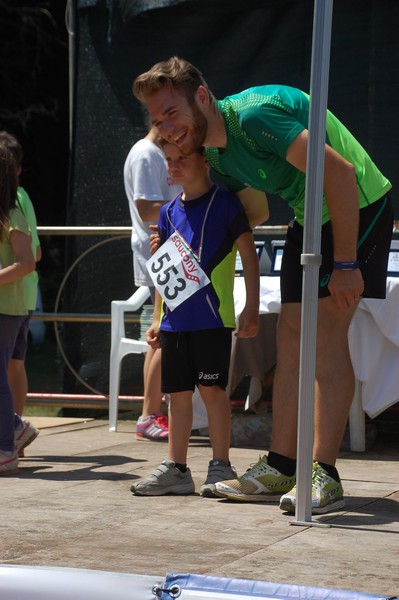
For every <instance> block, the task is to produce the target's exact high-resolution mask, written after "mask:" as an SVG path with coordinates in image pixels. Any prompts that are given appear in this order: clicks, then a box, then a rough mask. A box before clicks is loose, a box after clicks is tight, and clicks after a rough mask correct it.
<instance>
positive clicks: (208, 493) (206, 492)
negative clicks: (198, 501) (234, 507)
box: [200, 485, 219, 498]
mask: <svg viewBox="0 0 399 600" xmlns="http://www.w3.org/2000/svg"><path fill="white" fill-rule="evenodd" d="M200 496H202V497H203V498H219V496H218V495H217V493H216V490H215V486H214V485H213V486H212V487H211V486H208V485H207V486H206V487H201V491H200Z"/></svg>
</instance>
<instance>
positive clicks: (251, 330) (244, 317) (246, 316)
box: [234, 308, 259, 338]
mask: <svg viewBox="0 0 399 600" xmlns="http://www.w3.org/2000/svg"><path fill="white" fill-rule="evenodd" d="M258 331H259V311H258V309H253V308H244V310H243V311H242V313H241V314H240V316H239V317H238V329H237V331H236V332H235V334H234V335H235V337H238V338H253V337H255V336H256V334H257V333H258Z"/></svg>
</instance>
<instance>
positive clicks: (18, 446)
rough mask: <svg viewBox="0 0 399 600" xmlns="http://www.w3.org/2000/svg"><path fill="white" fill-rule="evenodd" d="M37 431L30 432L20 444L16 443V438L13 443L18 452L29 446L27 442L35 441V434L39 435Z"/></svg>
mask: <svg viewBox="0 0 399 600" xmlns="http://www.w3.org/2000/svg"><path fill="white" fill-rule="evenodd" d="M39 433H40V432H39V431H35V432H34V433H32V435H31V436H30V437H29V438H28V439H27V440H25V441H24V443H23V444H22V445H19V444H18V440H17V441H16V443H15V445H16V447H17V448H18V454H19V453H20V452H21V451H22V450H24V449H25V448H26V447H27V446H29V444H31V443H32V442H34V441H35V439H36V438H37V436H38V435H39Z"/></svg>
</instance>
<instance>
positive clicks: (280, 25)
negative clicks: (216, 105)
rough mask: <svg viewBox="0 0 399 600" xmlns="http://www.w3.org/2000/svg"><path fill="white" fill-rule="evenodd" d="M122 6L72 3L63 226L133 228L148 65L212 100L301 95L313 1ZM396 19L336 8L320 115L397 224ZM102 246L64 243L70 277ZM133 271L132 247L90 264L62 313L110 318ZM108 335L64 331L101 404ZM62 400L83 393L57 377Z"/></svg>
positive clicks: (390, 8) (387, 9)
mask: <svg viewBox="0 0 399 600" xmlns="http://www.w3.org/2000/svg"><path fill="white" fill-rule="evenodd" d="M133 4H134V3H133ZM140 4H141V5H142V4H143V2H140ZM127 5H128V2H125V3H121V4H120V5H118V3H116V2H110V1H108V2H87V3H85V2H81V3H80V5H79V8H78V35H77V41H78V44H77V69H76V105H75V137H74V145H73V159H72V169H71V173H72V177H71V194H70V205H69V208H68V223H69V224H74V225H128V224H130V218H129V211H128V205H127V200H126V197H125V193H124V188H123V175H122V169H123V164H124V160H125V158H126V155H127V153H128V151H129V149H130V147H131V145H132V143H134V142H135V141H137V140H138V139H139V138H141V137H142V136H143V135H144V134H145V126H144V121H143V113H142V110H141V107H140V105H139V103H138V101H137V100H136V99H135V98H133V96H132V93H131V84H132V81H133V79H134V78H135V77H136V76H137V75H138V74H139V73H141V72H143V71H144V70H147V69H148V68H150V67H151V66H152V64H153V63H155V62H157V61H159V60H163V59H166V58H168V57H169V56H171V55H173V54H178V55H180V56H182V57H184V58H186V59H188V60H189V61H191V62H193V63H194V64H195V65H196V66H197V67H199V68H200V69H201V70H202V72H203V74H204V76H205V78H206V80H207V81H208V83H209V85H210V87H211V89H212V90H213V92H214V93H215V95H216V97H219V98H221V97H223V96H225V95H227V94H229V93H234V92H238V91H240V90H242V89H244V88H246V87H250V86H252V85H261V84H264V83H280V82H281V83H285V84H288V85H293V86H297V87H300V88H302V89H304V90H305V91H308V90H309V85H310V83H309V82H310V60H311V45H312V27H313V6H314V2H313V1H311V0H269V1H268V0H247V1H246V2H241V1H237V0H190V1H188V2H179V3H177V4H173V5H171V6H167V7H165V8H155V9H153V6H151V7H150V8H152V10H149V11H144V12H141V13H140V14H136V16H133V17H132V16H131V14H133V13H129V11H126V10H123V9H126V7H127ZM118 6H119V8H118ZM110 8H112V10H110ZM398 17H399V4H398V3H397V2H395V0H380V1H378V2H377V0H373V1H372V0H369V1H367V0H352V1H351V2H347V0H335V2H334V13H333V30H332V47H331V67H330V86H329V107H330V108H331V109H332V110H333V112H335V114H336V115H337V117H338V118H340V119H341V120H342V121H343V122H344V123H345V124H346V125H347V126H348V127H349V129H350V130H351V131H352V132H353V134H354V135H355V136H356V137H357V138H358V139H359V141H361V142H362V143H363V145H364V146H365V147H366V148H367V150H368V151H369V153H370V154H371V156H372V157H373V159H374V160H375V161H376V163H377V164H378V166H379V167H380V169H381V170H382V171H383V173H384V174H385V175H386V176H387V177H388V178H389V179H390V180H391V181H392V183H393V184H394V185H395V189H394V191H393V194H392V195H393V198H394V199H396V203H395V211H396V215H397V217H396V218H399V210H398V203H397V197H398V196H397V191H396V187H398V186H397V183H399V182H398V177H399V175H398V170H397V168H396V162H397V150H396V147H395V146H394V144H395V145H396V137H397V136H395V135H394V134H395V132H397V120H396V114H395V113H396V107H397V106H398V104H399V89H398V88H399V80H398V77H397V65H398V55H399V50H398V48H397V44H396V42H395V40H396V30H397V25H398ZM270 204H271V220H270V224H280V223H287V222H288V220H289V219H290V217H291V211H290V210H289V209H288V207H287V206H286V204H285V203H284V202H283V201H281V200H280V199H278V198H271V199H270ZM101 239H102V238H98V239H93V238H87V237H86V238H76V239H75V240H74V241H72V240H71V241H70V242H69V252H68V265H70V264H71V263H72V262H73V261H74V260H76V259H77V258H78V257H79V256H80V255H81V254H82V252H84V251H85V250H86V249H87V248H88V246H89V245H92V244H93V243H95V242H99V241H100V240H101ZM131 265H132V258H131V251H130V245H129V240H124V241H112V242H110V243H107V244H105V245H104V246H101V247H100V248H97V249H95V250H93V251H92V252H89V254H88V255H87V256H86V257H84V258H83V259H82V260H81V261H80V263H79V264H78V266H77V267H76V268H75V269H74V270H73V272H72V274H71V276H70V279H69V281H68V283H67V285H66V288H65V293H64V309H65V310H68V311H71V312H96V313H97V312H109V310H110V302H111V300H112V299H116V298H127V297H128V296H129V295H130V294H131V293H132V291H133V277H132V266H131ZM109 331H110V326H109V325H105V326H103V325H92V324H89V325H81V324H70V325H65V327H64V340H65V349H66V353H67V355H68V358H69V360H70V361H71V363H72V364H73V367H74V368H75V369H76V370H77V371H78V373H79V374H80V375H81V376H82V377H83V378H84V379H85V380H87V381H88V382H89V383H90V385H92V386H94V387H95V388H96V389H99V390H100V391H101V392H102V393H107V391H108V360H109ZM77 340H78V341H77ZM136 358H137V357H136ZM126 360H127V359H126ZM136 362H138V364H137V365H136V366H132V367H129V369H124V371H128V370H129V371H132V373H127V372H126V373H124V375H123V379H122V392H123V393H136V392H135V390H136V391H137V390H138V391H137V393H140V391H141V385H142V380H141V365H142V361H140V360H139V361H136ZM65 389H66V391H82V389H83V388H82V386H81V385H79V384H78V383H77V382H76V380H75V378H74V377H73V376H70V375H69V373H66V375H65Z"/></svg>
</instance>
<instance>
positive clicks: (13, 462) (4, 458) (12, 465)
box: [0, 450, 18, 475]
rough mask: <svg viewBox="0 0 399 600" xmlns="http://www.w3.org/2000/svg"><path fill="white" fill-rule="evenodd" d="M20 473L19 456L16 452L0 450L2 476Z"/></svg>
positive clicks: (0, 473) (0, 471)
mask: <svg viewBox="0 0 399 600" xmlns="http://www.w3.org/2000/svg"><path fill="white" fill-rule="evenodd" d="M14 473H18V454H17V452H16V450H13V451H12V452H6V451H5V450H0V475H13V474H14Z"/></svg>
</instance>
